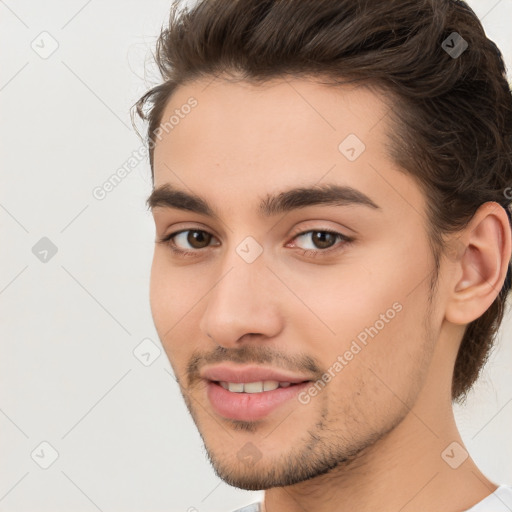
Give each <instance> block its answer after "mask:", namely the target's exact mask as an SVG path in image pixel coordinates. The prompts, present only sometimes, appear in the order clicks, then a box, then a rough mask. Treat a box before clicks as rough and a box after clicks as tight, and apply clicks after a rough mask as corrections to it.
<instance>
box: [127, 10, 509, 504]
mask: <svg viewBox="0 0 512 512" xmlns="http://www.w3.org/2000/svg"><path fill="white" fill-rule="evenodd" d="M156 57H157V62H158V65H159V67H160V70H161V72H162V76H163V79H164V81H163V83H162V85H160V86H158V87H155V88H154V89H152V90H151V91H149V92H148V93H147V94H145V95H144V96H143V97H142V98H141V99H140V100H139V102H138V104H137V111H138V113H139V115H141V116H142V117H143V118H144V119H146V120H147V121H148V122H149V126H148V144H149V147H150V164H151V169H152V173H153V184H154V190H153V192H152V194H151V196H150V197H149V199H148V204H149V206H150V207H151V209H152V213H153V216H154V220H155V225H156V237H157V243H156V246H155V253H154V260H153V266H152V276H151V294H150V297H151V308H152V314H153V319H154V322H155V326H156V329H157V331H158V334H159V337H160V339H161V342H162V344H163V347H164V348H165V350H166V353H167V356H168V358H169V361H170V363H171V365H172V367H173V370H174V373H175V377H176V380H177V382H178V384H179V386H180V390H181V393H182V394H183V398H184V400H185V402H186V405H187V407H188V410H189V411H190V414H191V416H192V418H193V420H194V422H195V424H196V425H197V428H198V430H199V432H200V435H201V437H202V439H203V441H204V443H205V447H206V450H207V453H208V457H209V459H210V461H211V463H212V465H213V468H214V470H215V472H216V474H217V475H218V476H219V477H220V478H222V479H223V480H224V481H225V482H227V483H228V484H230V485H232V486H236V487H239V488H242V489H249V490H260V489H265V490H266V492H265V499H264V503H257V504H254V505H253V506H252V507H248V508H247V509H246V510H261V511H264V512H292V511H293V512H296V511H312V510H315V511H316V512H327V511H329V512H331V511H337V512H346V511H358V512H366V511H372V512H374V511H376V510H378V511H380V512H391V511H392V512H398V511H401V512H408V511H411V512H412V511H414V512H427V511H428V512H432V511H444V512H456V511H461V510H469V509H471V510H472V511H478V512H484V511H487V512H498V511H501V510H512V488H511V487H509V486H508V485H505V484H502V485H497V484H495V483H493V482H491V481H490V480H489V479H488V478H486V476H485V475H484V474H483V473H482V472H481V471H480V470H479V469H478V467H477V466H476V464H475V463H474V462H473V460H472V459H471V457H470V456H469V455H468V453H467V452H466V450H465V448H464V444H463V441H462V439H461V436H460V434H459V432H458V430H457V427H456V424H455V421H454V417H453V410H452V403H453V401H462V400H463V399H464V397H465V395H466V393H467V391H468V390H469V389H470V387H471V385H472V384H473V382H474V381H475V379H476V378H477V376H478V373H479V371H480V369H481V367H482V364H483V362H484V361H485V358H486V356H487V354H488V351H489V349H490V347H491V346H492V343H493V339H494V336H495V334H496V330H497V328H498V327H499V325H500V322H501V319H502V316H503V311H504V307H505V301H506V297H507V293H508V291H509V288H510V258H511V224H510V213H509V209H508V207H509V203H510V197H511V195H510V193H509V192H510V188H509V187H510V184H511V183H512V95H511V91H510V88H509V85H508V83H507V81H506V77H505V70H504V65H503V60H502V57H501V54H500V52H499V50H498V49H497V47H496V46H495V45H494V43H492V42H491V41H490V40H489V39H487V37H486V36H485V34H484V31H483V29H482V26H481V24H480V22H479V21H478V19H477V17H476V16H475V14H474V13H473V11H472V10H471V9H470V8H469V7H468V6H467V4H466V3H464V2H461V1H448V0H393V1H388V2H379V1H364V0H359V1H355V0H268V1H263V0H238V1H233V2H226V1H225V0H204V1H200V2H199V3H197V4H195V5H194V6H193V7H192V9H187V10H180V9H178V6H177V5H176V4H175V5H173V8H172V10H171V17H170V23H169V28H168V29H165V30H164V31H163V32H162V34H161V35H160V38H159V41H158V45H157V53H156ZM147 104H149V105H150V109H149V111H148V110H145V109H144V107H145V106H146V105H147ZM472 507H474V508H472ZM244 510H245V509H244Z"/></svg>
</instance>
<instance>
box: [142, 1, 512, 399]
mask: <svg viewBox="0 0 512 512" xmlns="http://www.w3.org/2000/svg"><path fill="white" fill-rule="evenodd" d="M464 43H467V48H465V49H464ZM450 49H452V51H451V52H450ZM456 50H458V52H457V51H456ZM462 50H463V51H462ZM460 51H462V53H461V54H460V55H458V54H457V53H460ZM155 59H156V62H157V64H158V67H159V70H160V73H161V75H162V78H163V83H162V84H160V85H158V86H156V87H154V88H152V89H151V90H149V91H148V92H147V93H146V94H144V95H143V96H142V97H141V98H140V99H139V100H138V101H137V103H136V104H135V105H134V106H135V107H136V110H137V114H138V115H139V116H140V117H141V118H142V119H143V120H146V121H148V123H149V126H148V133H147V139H146V140H147V143H148V145H149V155H150V165H151V172H152V174H153V176H154V169H153V153H154V151H153V149H154V146H155V144H156V139H155V132H156V130H157V128H158V127H159V125H160V124H161V123H162V114H163V111H164V109H165V106H166V104H167V102H168V100H169V98H170V97H171V95H172V93H173V91H174V89H175V88H176V87H177V86H179V85H183V84H185V83H187V82H190V81H193V80H196V79H200V78H203V77H212V78H213V77H214V76H219V75H221V74H222V75H224V76H230V77H234V78H236V79H240V80H246V81H250V82H253V83H257V82H260V83H261V82H265V81H268V80H270V79H273V78H285V77H286V76H295V77H296V76H305V77H306V76H313V77H317V78H318V80H319V77H322V78H323V79H325V80H326V81H325V83H326V85H334V86H335V85H336V84H337V83H342V82H347V81H348V82H354V81H357V82H360V83H361V84H365V85H368V86H371V87H377V88H379V89H380V90H382V91H384V92H386V94H387V96H388V97H390V98H391V99H392V105H393V108H391V109H390V112H389V117H390V119H391V120H392V122H393V123H394V125H393V126H394V129H393V130H391V132H392V133H390V134H389V135H388V136H389V138H390V140H391V141H392V144H391V145H390V148H389V149H390V154H391V156H392V157H393V159H394V160H395V162H396V163H397V164H398V165H399V166H400V167H401V168H402V169H404V171H406V172H407V173H409V174H410V175H412V176H413V177H414V178H415V179H416V181H417V183H418V184H419V186H420V187H421V188H422V190H423V192H424V193H425V196H426V199H427V202H428V207H427V214H428V219H427V220H428V222H427V224H428V232H429V241H430V244H431V247H432V252H433V255H434V260H435V269H434V272H433V280H432V282H431V285H432V287H433V286H435V285H436V283H437V276H438V270H439V261H440V256H441V254H443V253H446V251H447V244H446V241H445V240H444V236H443V235H445V234H450V233H456V232H457V231H459V230H461V229H463V228H464V227H465V226H466V225H467V224H468V222H469V221H470V220H471V218H472V217H473V215H474V213H475V212H476V210H477V209H478V207H479V206H480V205H482V204H483V203H484V202H487V201H495V202H497V203H498V204H499V205H501V206H502V207H503V208H504V209H505V210H506V212H507V214H508V216H509V222H510V218H511V215H510V211H509V207H510V198H511V196H510V194H507V193H506V191H507V189H508V190H512V189H511V188H510V185H512V94H511V90H510V85H509V83H508V82H507V78H506V72H505V65H504V62H503V58H502V55H501V52H500V51H499V49H498V48H497V46H496V45H495V44H494V43H493V42H492V41H491V40H490V39H488V38H487V37H486V35H485V32H484V29H483V27H482V25H481V23H480V21H479V19H478V18H477V16H476V15H475V13H474V12H473V11H472V10H471V8H470V7H469V6H468V5H467V4H466V2H463V1H457V0H389V1H386V2H382V1H372V0H199V1H198V2H196V4H195V5H194V6H193V7H192V8H191V9H189V8H183V7H182V6H180V4H179V3H177V2H175V3H174V4H173V5H172V7H171V12H170V18H169V25H168V28H165V29H163V30H162V32H161V34H160V36H159V38H158V41H157V45H156V54H155ZM146 105H149V110H148V109H145V107H146ZM510 285H511V267H510V262H509V268H508V272H507V276H506V279H505V282H504V283H503V287H502V289H501V290H500V292H499V294H498V296H497V297H496V299H495V301H494V302H493V303H492V305H491V306H490V307H489V308H488V309H487V311H485V313H484V314H483V315H482V316H481V317H479V318H478V319H476V320H474V321H473V322H471V323H469V324H468V325H467V326H466V329H465V333H464V336H463V338H462V341H461V345H460V348H459V352H458V355H457V359H456V362H455V368H454V374H453V382H452V398H453V400H455V401H459V402H460V401H463V399H464V398H465V397H466V394H467V392H468V390H469V389H470V388H471V386H472V385H473V383H474V382H475V380H476V379H477V377H478V375H479V373H480V370H481V368H482V366H483V365H484V363H485V361H486V360H487V358H488V355H489V352H490V349H491V347H492V346H493V342H494V338H495V336H496V334H497V331H498V328H499V326H500V324H501V321H502V319H503V314H504V311H505V306H506V298H507V295H508V291H509V290H510ZM432 289H433V288H432Z"/></svg>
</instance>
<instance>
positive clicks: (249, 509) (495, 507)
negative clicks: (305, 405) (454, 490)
mask: <svg viewBox="0 0 512 512" xmlns="http://www.w3.org/2000/svg"><path fill="white" fill-rule="evenodd" d="M511 511H512V487H511V486H510V485H504V484H503V485H500V486H499V487H498V488H497V489H496V490H495V491H494V492H493V493H492V494H489V496H487V498H484V499H483V500H482V501H480V502H479V503H477V504H476V505H474V506H473V507H471V508H470V509H468V510H466V512H511ZM233 512H261V502H260V501H258V502H256V503H251V504H250V505H247V506H246V507H242V508H237V509H236V510H233Z"/></svg>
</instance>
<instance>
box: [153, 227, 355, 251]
mask: <svg viewBox="0 0 512 512" xmlns="http://www.w3.org/2000/svg"><path fill="white" fill-rule="evenodd" d="M187 231H198V232H202V233H208V232H207V231H205V230H204V229H193V228H189V229H182V230H180V231H174V232H173V233H170V234H168V235H166V236H164V237H163V238H161V239H159V240H157V243H159V244H165V245H167V246H168V247H169V248H170V249H171V251H172V252H173V253H174V254H177V255H178V256H180V257H184V258H190V257H192V258H193V257H196V256H198V255H199V254H198V253H199V252H202V251H203V250H204V249H195V250H193V251H184V250H182V249H178V248H177V246H176V244H175V242H174V240H173V238H174V237H175V236H177V235H179V234H180V233H186V232H187ZM308 233H329V234H331V235H335V236H336V237H337V238H338V239H339V240H341V241H342V242H343V243H342V244H341V245H340V244H338V245H336V244H335V245H333V246H331V247H328V248H327V249H316V250H315V249H299V250H300V251H302V256H306V255H308V257H311V258H315V257H316V256H317V254H319V253H322V255H323V254H325V253H329V254H330V253H331V252H337V251H339V250H342V249H343V248H344V247H345V246H346V245H347V244H349V243H351V242H352V241H353V240H354V239H353V238H352V237H348V236H346V235H343V234H342V233H339V232H338V231H332V230H330V229H308V230H306V231H301V232H299V233H296V234H294V235H293V238H292V240H294V239H295V238H298V237H299V236H302V235H306V234H308ZM208 234H209V233H208ZM212 236H213V235H212Z"/></svg>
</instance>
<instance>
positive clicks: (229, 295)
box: [201, 237, 279, 345]
mask: <svg viewBox="0 0 512 512" xmlns="http://www.w3.org/2000/svg"><path fill="white" fill-rule="evenodd" d="M222 258H223V260H222V263H221V264H219V267H218V268H219V269H220V271H219V273H218V277H217V278H216V279H215V284H214V286H213V288H212V289H211V291H210V293H209V294H208V295H207V297H206V301H207V306H206V309H205V311H204V314H203V317H202V319H201V329H202V331H203V332H204V333H205V334H206V335H210V336H211V337H212V338H213V339H214V340H215V341H216V342H217V343H219V344H223V345H226V344H231V343H236V341H237V340H238V339H239V338H240V337H242V336H243V335H244V334H247V333H260V334H265V335H267V336H272V335H274V334H275V332H276V331H277V330H278V329H279V318H278V311H277V310H276V304H275V301H274V300H273V290H272V289H271V283H270V280H271V277H272V275H271V272H270V271H269V270H268V269H267V268H266V258H265V257H264V252H263V247H262V245H260V244H259V243H258V242H257V241H256V240H255V239H254V238H253V237H246V238H244V239H243V240H242V242H240V243H238V244H237V245H236V246H232V247H231V248H230V249H229V250H228V253H226V254H223V256H222Z"/></svg>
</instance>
